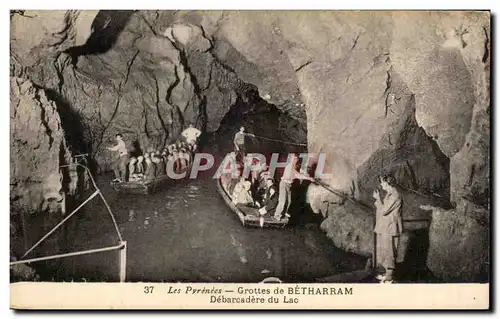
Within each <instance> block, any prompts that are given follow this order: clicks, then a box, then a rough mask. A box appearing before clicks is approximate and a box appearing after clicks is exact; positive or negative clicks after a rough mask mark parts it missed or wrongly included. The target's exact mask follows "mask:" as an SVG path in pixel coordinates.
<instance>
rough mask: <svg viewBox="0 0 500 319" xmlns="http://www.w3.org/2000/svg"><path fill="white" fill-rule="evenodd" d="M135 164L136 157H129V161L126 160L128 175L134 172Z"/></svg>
mask: <svg viewBox="0 0 500 319" xmlns="http://www.w3.org/2000/svg"><path fill="white" fill-rule="evenodd" d="M136 164H137V158H135V157H132V158H130V161H129V162H128V174H129V176H132V175H134V174H135V170H136V168H135V165H136Z"/></svg>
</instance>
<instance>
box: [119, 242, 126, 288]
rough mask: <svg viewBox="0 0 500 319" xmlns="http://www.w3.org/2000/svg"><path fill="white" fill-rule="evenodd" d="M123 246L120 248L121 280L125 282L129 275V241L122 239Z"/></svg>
mask: <svg viewBox="0 0 500 319" xmlns="http://www.w3.org/2000/svg"><path fill="white" fill-rule="evenodd" d="M121 244H122V245H123V248H122V249H120V265H119V266H120V282H125V279H126V277H127V242H126V241H122V242H121Z"/></svg>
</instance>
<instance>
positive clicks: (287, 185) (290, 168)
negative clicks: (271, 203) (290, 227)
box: [274, 154, 314, 220]
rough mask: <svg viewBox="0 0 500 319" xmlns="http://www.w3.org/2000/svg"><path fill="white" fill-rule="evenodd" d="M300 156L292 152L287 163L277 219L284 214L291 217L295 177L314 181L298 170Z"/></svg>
mask: <svg viewBox="0 0 500 319" xmlns="http://www.w3.org/2000/svg"><path fill="white" fill-rule="evenodd" d="M297 163H298V158H297V155H295V154H292V157H291V161H290V162H289V163H288V164H287V165H286V167H285V170H284V173H283V176H282V177H281V181H280V184H279V191H278V193H279V198H278V207H277V208H276V212H275V214H274V218H275V219H276V220H281V219H282V218H283V217H284V216H286V217H289V216H290V215H289V214H288V208H290V204H291V202H292V183H293V181H294V180H295V179H299V180H308V181H311V182H313V181H314V179H313V178H311V177H310V176H308V175H305V174H302V173H299V172H298V171H297Z"/></svg>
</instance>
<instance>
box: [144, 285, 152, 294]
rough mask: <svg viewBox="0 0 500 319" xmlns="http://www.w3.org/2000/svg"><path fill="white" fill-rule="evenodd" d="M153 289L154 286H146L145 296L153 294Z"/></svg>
mask: <svg viewBox="0 0 500 319" xmlns="http://www.w3.org/2000/svg"><path fill="white" fill-rule="evenodd" d="M153 288H154V286H144V293H145V294H152V293H153Z"/></svg>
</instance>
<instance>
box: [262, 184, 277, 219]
mask: <svg viewBox="0 0 500 319" xmlns="http://www.w3.org/2000/svg"><path fill="white" fill-rule="evenodd" d="M266 186H267V189H266V193H265V195H264V197H263V200H262V201H261V202H260V203H259V202H257V206H259V207H261V208H260V209H259V214H260V215H261V216H264V215H266V214H269V216H273V215H274V212H275V211H276V207H277V206H278V192H277V191H276V186H275V185H274V180H273V179H272V178H268V179H267V180H266Z"/></svg>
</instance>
